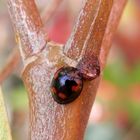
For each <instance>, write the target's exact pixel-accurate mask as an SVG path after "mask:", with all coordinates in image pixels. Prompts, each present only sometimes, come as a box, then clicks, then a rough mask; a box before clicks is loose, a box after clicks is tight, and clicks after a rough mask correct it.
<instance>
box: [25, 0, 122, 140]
mask: <svg viewBox="0 0 140 140" xmlns="http://www.w3.org/2000/svg"><path fill="white" fill-rule="evenodd" d="M124 2H125V0H114V1H113V5H112V0H108V1H107V0H87V1H86V2H85V5H84V8H83V10H82V12H81V14H80V16H79V22H78V24H77V25H76V27H75V30H74V31H73V33H72V36H71V39H70V40H69V41H68V42H67V44H66V46H65V50H64V52H65V54H66V55H67V56H69V57H70V58H72V59H68V57H67V56H65V55H64V54H63V50H62V46H60V45H57V44H54V43H47V47H46V48H45V49H44V50H43V51H42V52H40V53H38V57H37V59H36V60H34V61H32V62H30V63H29V64H28V65H27V66H26V67H25V69H24V72H23V80H24V83H25V86H26V88H27V90H28V93H29V101H30V139H42V140H82V139H83V136H84V131H85V128H86V125H87V121H88V118H89V114H90V110H91V107H92V105H93V102H94V99H95V96H96V92H97V88H98V85H99V82H100V77H99V78H97V79H95V80H93V81H85V82H84V87H83V90H82V93H81V95H80V96H79V97H78V98H77V99H76V100H75V101H73V102H72V103H70V104H67V105H60V104H58V103H56V102H55V101H54V100H53V98H52V96H51V94H50V86H51V81H52V78H53V75H54V73H55V72H56V70H57V69H58V68H60V67H62V66H66V65H71V62H73V60H75V59H78V61H79V59H80V58H81V57H83V56H84V55H87V53H86V51H85V50H87V48H88V49H89V48H90V50H91V52H90V53H95V54H96V55H97V56H98V55H102V56H104V57H103V58H102V57H101V62H103V60H102V59H106V57H107V55H106V54H107V53H108V51H109V47H110V44H111V38H112V35H113V33H114V29H115V28H116V26H117V24H116V22H117V23H118V20H119V17H120V15H121V13H122V9H123V6H124ZM111 9H112V11H111V16H112V15H113V16H115V17H116V18H114V20H116V21H112V19H113V17H111V16H110V18H109V22H108V25H107V21H108V16H109V13H110V10H111ZM27 11H28V10H27ZM101 18H102V21H103V23H100V22H101ZM95 25H96V26H95ZM106 25H107V28H108V29H106ZM99 27H101V29H99ZM96 28H97V29H96ZM105 29H106V30H105ZM112 29H113V30H112ZM95 31H100V32H99V33H97V32H95ZM105 31H106V32H105ZM108 33H110V36H108ZM92 35H94V38H95V39H94V40H93V43H94V44H93V45H94V46H91V44H92ZM98 39H99V40H98ZM107 39H108V41H107V42H105V41H106V40H107ZM102 40H103V42H102ZM101 43H102V45H101ZM84 44H86V45H85V46H84ZM96 44H97V45H96ZM104 48H106V49H104ZM100 50H101V53H100V54H99V52H100ZM83 52H84V53H83ZM83 54H84V55H83ZM103 54H105V55H103ZM102 64H103V63H102ZM104 64H105V63H104Z"/></svg>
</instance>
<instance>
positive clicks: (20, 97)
mask: <svg viewBox="0 0 140 140" xmlns="http://www.w3.org/2000/svg"><path fill="white" fill-rule="evenodd" d="M10 100H11V102H12V106H13V108H14V110H27V109H28V97H27V92H26V91H25V88H24V86H19V87H17V88H15V89H14V90H13V91H12V94H11V98H10Z"/></svg>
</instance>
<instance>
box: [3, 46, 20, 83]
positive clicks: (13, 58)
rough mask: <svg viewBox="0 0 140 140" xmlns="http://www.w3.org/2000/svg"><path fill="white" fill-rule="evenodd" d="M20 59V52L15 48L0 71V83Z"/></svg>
mask: <svg viewBox="0 0 140 140" xmlns="http://www.w3.org/2000/svg"><path fill="white" fill-rule="evenodd" d="M19 61H20V54H19V52H18V50H17V48H16V49H14V50H13V53H11V55H10V56H9V58H8V60H7V63H6V65H5V67H4V68H3V69H2V71H0V84H2V82H3V81H4V80H5V79H6V78H7V77H8V76H9V75H10V74H11V73H12V72H13V71H14V69H15V68H16V67H17V65H18V64H19Z"/></svg>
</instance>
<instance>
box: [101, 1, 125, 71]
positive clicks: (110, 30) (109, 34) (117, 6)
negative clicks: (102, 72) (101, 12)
mask: <svg viewBox="0 0 140 140" xmlns="http://www.w3.org/2000/svg"><path fill="white" fill-rule="evenodd" d="M126 2H127V0H114V6H113V9H112V12H111V15H110V19H109V22H108V24H107V28H106V31H105V35H104V38H103V41H102V49H101V53H100V61H101V66H102V67H103V68H104V66H105V64H106V60H107V56H108V53H109V50H110V47H111V44H112V39H113V36H114V33H115V31H116V30H117V26H118V24H119V20H120V17H121V15H122V14H121V13H122V12H123V9H124V6H125V4H126Z"/></svg>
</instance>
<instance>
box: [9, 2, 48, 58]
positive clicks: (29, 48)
mask: <svg viewBox="0 0 140 140" xmlns="http://www.w3.org/2000/svg"><path fill="white" fill-rule="evenodd" d="M8 6H9V11H10V16H11V19H12V21H13V24H14V27H15V32H16V36H17V38H18V40H19V41H21V43H22V45H21V48H20V50H21V55H22V57H23V60H24V59H26V58H28V57H30V56H32V55H34V54H37V53H38V52H40V50H42V49H43V48H44V46H45V44H46V35H45V33H44V32H43V25H42V21H41V18H40V16H39V13H38V10H37V7H36V5H35V2H34V0H8Z"/></svg>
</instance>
